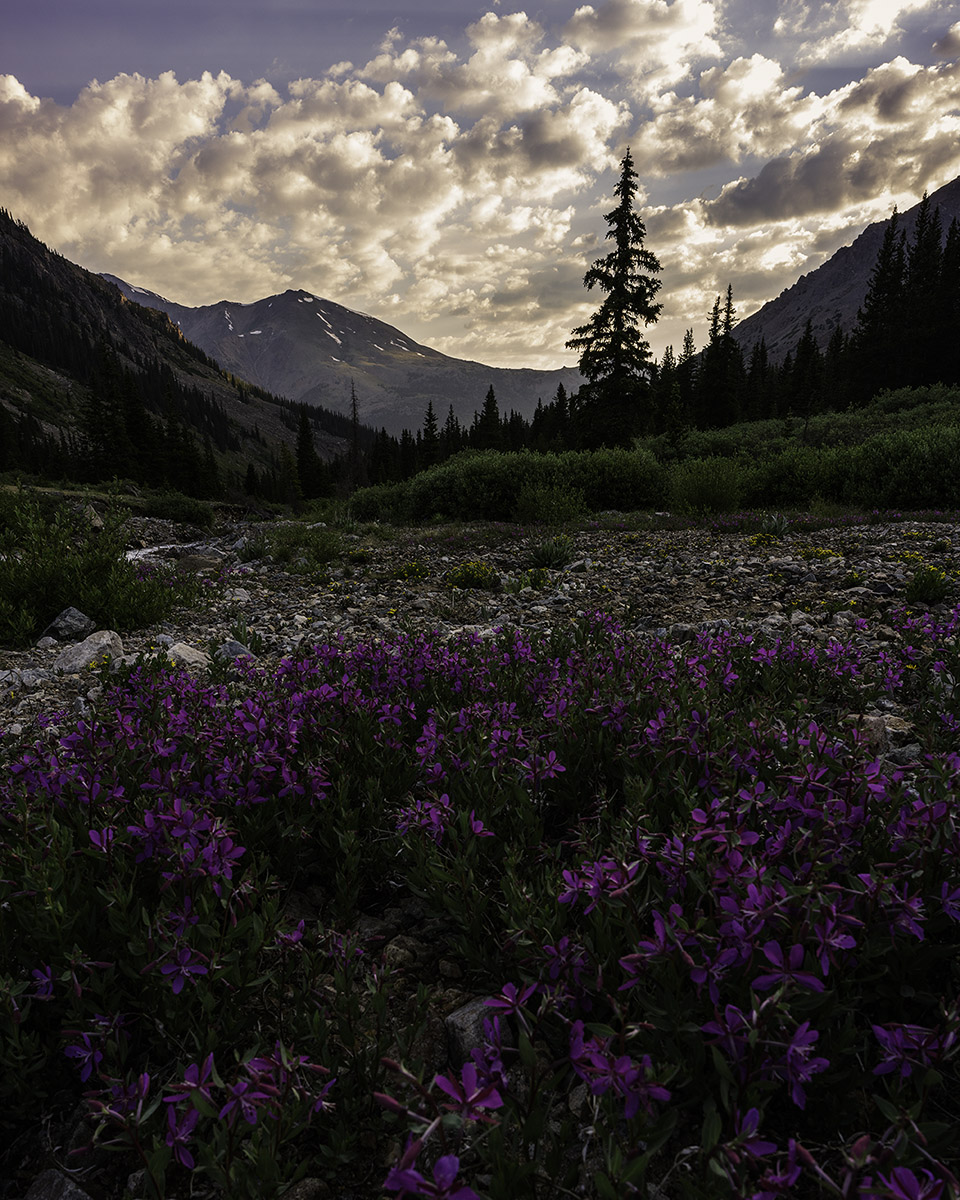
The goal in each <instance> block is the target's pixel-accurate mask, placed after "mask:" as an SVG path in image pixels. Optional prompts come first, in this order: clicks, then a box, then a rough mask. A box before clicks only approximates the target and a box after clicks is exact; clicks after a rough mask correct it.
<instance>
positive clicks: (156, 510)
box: [143, 492, 213, 529]
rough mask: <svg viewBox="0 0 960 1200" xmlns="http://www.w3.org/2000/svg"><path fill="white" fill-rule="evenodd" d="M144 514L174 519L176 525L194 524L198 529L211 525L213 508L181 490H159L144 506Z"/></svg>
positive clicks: (163, 518) (162, 518)
mask: <svg viewBox="0 0 960 1200" xmlns="http://www.w3.org/2000/svg"><path fill="white" fill-rule="evenodd" d="M143 511H144V516H147V517H158V518H160V519H161V520H164V521H176V522H177V524H178V525H195V526H196V527H197V528H198V529H210V528H211V527H212V526H213V509H212V508H211V507H210V505H209V504H205V503H204V502H203V501H202V500H195V499H194V498H193V497H192V496H184V495H183V494H182V493H181V492H161V493H160V494H159V495H157V496H151V497H150V498H149V499H148V500H147V502H146V504H145V506H144V510H143Z"/></svg>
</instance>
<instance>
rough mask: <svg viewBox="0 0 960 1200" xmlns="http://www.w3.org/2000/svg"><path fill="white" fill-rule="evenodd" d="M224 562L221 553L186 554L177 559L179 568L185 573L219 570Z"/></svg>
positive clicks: (197, 573)
mask: <svg viewBox="0 0 960 1200" xmlns="http://www.w3.org/2000/svg"><path fill="white" fill-rule="evenodd" d="M223 563H224V560H223V559H222V558H221V557H220V555H219V554H184V555H183V557H182V558H178V559H177V570H178V571H180V572H181V573H182V574H184V575H187V574H189V573H190V572H193V574H194V575H200V574H203V573H204V572H206V571H219V570H220V568H221V567H222V566H223Z"/></svg>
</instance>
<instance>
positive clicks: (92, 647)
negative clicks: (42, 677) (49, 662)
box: [53, 629, 123, 675]
mask: <svg viewBox="0 0 960 1200" xmlns="http://www.w3.org/2000/svg"><path fill="white" fill-rule="evenodd" d="M122 654H123V643H122V642H121V641H120V635H119V634H118V633H114V631H113V630H112V629H98V630H97V632H96V633H91V634H90V636H89V637H87V638H84V640H83V641H82V642H78V643H77V644H76V645H75V646H68V647H67V648H66V650H64V652H63V653H62V654H61V655H60V656H59V658H58V659H57V660H56V662H55V663H54V664H53V669H54V670H55V671H62V672H63V673H64V674H65V675H77V674H79V673H80V672H81V671H83V670H85V669H86V668H87V667H90V666H93V665H94V664H95V663H98V662H105V661H106V662H113V661H114V659H117V658H120V657H121V655H122Z"/></svg>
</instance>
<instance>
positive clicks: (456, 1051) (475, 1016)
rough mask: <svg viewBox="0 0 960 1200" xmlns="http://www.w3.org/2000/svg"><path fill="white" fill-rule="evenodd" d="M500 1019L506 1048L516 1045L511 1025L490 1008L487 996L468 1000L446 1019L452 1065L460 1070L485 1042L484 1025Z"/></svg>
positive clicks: (449, 1056) (495, 1010)
mask: <svg viewBox="0 0 960 1200" xmlns="http://www.w3.org/2000/svg"><path fill="white" fill-rule="evenodd" d="M497 1016H499V1017H500V1032H501V1035H502V1037H503V1044H504V1045H505V1046H513V1045H515V1044H516V1042H515V1040H514V1038H513V1033H512V1031H511V1029H510V1025H509V1023H508V1022H507V1021H505V1020H504V1019H503V1016H502V1015H501V1014H500V1012H499V1011H498V1010H497V1009H495V1008H490V1007H489V1006H488V1005H487V1003H486V997H485V996H478V997H477V998H476V999H474V1000H468V1001H467V1003H466V1004H462V1005H461V1006H460V1007H459V1008H458V1009H455V1010H454V1011H453V1012H452V1013H450V1014H449V1015H448V1016H447V1017H445V1018H444V1022H443V1024H444V1028H445V1029H446V1031H447V1056H448V1058H449V1060H450V1065H451V1066H452V1067H456V1068H457V1069H458V1070H459V1068H460V1067H462V1066H463V1064H464V1063H465V1062H466V1061H467V1060H468V1059H469V1057H470V1051H471V1050H473V1049H474V1047H476V1046H479V1045H480V1044H481V1043H482V1042H483V1023H484V1021H492V1020H493V1018H494V1017H497Z"/></svg>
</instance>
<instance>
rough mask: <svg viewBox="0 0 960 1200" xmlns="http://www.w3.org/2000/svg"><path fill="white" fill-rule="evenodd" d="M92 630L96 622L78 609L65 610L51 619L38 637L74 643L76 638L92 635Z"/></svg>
mask: <svg viewBox="0 0 960 1200" xmlns="http://www.w3.org/2000/svg"><path fill="white" fill-rule="evenodd" d="M94 629H96V622H95V621H92V620H91V619H90V618H89V617H88V616H87V615H86V614H85V613H82V612H81V611H80V610H79V609H78V608H65V609H64V610H63V612H62V613H60V614H59V615H58V616H56V617H54V618H53V620H52V621H51V622H50V624H49V625H48V626H47V627H46V629H45V630H44V631H43V633H42V634H41V635H40V636H41V637H44V638H46V637H53V638H56V639H57V641H58V642H75V641H76V640H77V639H78V638H85V637H86V636H87V634H88V633H93V631H94Z"/></svg>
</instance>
